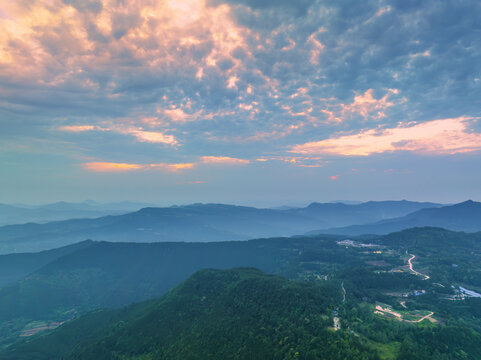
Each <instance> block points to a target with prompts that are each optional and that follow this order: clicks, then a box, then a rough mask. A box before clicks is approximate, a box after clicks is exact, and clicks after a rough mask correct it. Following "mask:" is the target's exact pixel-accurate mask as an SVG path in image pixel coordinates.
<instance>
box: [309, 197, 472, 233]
mask: <svg viewBox="0 0 481 360" xmlns="http://www.w3.org/2000/svg"><path fill="white" fill-rule="evenodd" d="M423 226H432V227H440V228H444V229H449V230H455V231H466V232H475V231H481V203H480V202H475V201H472V200H468V201H465V202H462V203H459V204H455V205H449V206H443V207H439V208H426V209H421V210H418V211H415V212H413V213H411V214H408V215H405V216H402V217H398V218H394V219H387V220H381V221H377V222H374V223H371V224H363V225H351V226H345V227H338V228H330V229H324V230H317V231H314V232H310V234H320V233H325V234H342V235H361V234H377V235H382V234H388V233H391V232H395V231H400V230H404V229H408V228H413V227H423Z"/></svg>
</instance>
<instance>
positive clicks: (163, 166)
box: [82, 162, 195, 172]
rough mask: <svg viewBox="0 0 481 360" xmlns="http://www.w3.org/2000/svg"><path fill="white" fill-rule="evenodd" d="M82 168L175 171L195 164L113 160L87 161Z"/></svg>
mask: <svg viewBox="0 0 481 360" xmlns="http://www.w3.org/2000/svg"><path fill="white" fill-rule="evenodd" d="M82 166H83V167H84V169H86V170H88V171H93V172H124V171H133V170H148V169H159V170H165V171H169V172H176V171H178V170H182V169H190V168H193V167H194V166H195V164H193V163H179V164H168V163H157V164H128V163H114V162H87V163H84V164H82Z"/></svg>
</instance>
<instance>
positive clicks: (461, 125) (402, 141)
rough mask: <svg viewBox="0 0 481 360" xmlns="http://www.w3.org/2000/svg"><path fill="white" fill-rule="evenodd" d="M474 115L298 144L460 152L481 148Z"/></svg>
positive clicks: (352, 150)
mask: <svg viewBox="0 0 481 360" xmlns="http://www.w3.org/2000/svg"><path fill="white" fill-rule="evenodd" d="M470 120H473V118H468V117H459V118H454V119H441V120H433V121H428V122H424V123H418V124H412V123H410V124H407V125H399V126H398V127H395V128H390V129H372V130H367V131H363V132H361V133H359V134H353V135H345V136H340V137H337V138H332V139H327V140H321V141H314V142H308V143H305V144H301V145H296V146H294V147H293V148H292V150H291V151H292V152H294V153H299V154H318V155H343V156H368V155H371V154H380V153H384V152H393V151H412V152H418V153H428V154H456V153H466V152H472V151H479V150H481V134H479V133H474V132H469V130H468V125H469V121H470Z"/></svg>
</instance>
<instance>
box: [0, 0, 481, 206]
mask: <svg viewBox="0 0 481 360" xmlns="http://www.w3.org/2000/svg"><path fill="white" fill-rule="evenodd" d="M479 14H481V3H480V2H479V0H443V1H441V0H440V1H414V0H393V1H389V0H385V1H384V0H365V1H358V0H350V1H347V0H322V1H310V0H297V1H292V0H225V1H222V0H13V1H7V2H6V3H5V2H2V5H1V7H0V163H1V170H0V172H1V174H0V189H1V190H0V202H10V203H15V202H27V203H28V202H31V203H39V202H50V201H58V200H68V201H79V200H85V199H95V200H100V201H111V200H124V199H130V200H142V201H151V202H157V203H159V204H174V203H177V204H182V203H190V202H199V201H201V202H228V203H238V204H255V205H261V206H268V205H280V204H294V203H297V204H299V203H304V202H309V201H314V200H316V201H330V200H346V199H350V200H369V199H375V200H380V199H411V200H433V201H440V202H455V201H461V200H465V199H468V198H472V199H477V200H481V186H480V185H481V120H480V118H481V20H480V18H481V17H480V16H479Z"/></svg>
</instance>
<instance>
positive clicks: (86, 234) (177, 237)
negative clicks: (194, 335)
mask: <svg viewBox="0 0 481 360" xmlns="http://www.w3.org/2000/svg"><path fill="white" fill-rule="evenodd" d="M440 206H442V205H440V204H434V203H421V202H410V201H379V202H375V201H371V202H366V203H362V204H344V203H324V204H323V203H312V204H310V205H309V206H307V207H304V208H289V209H284V210H280V209H277V210H276V209H258V208H253V207H245V206H234V205H223V204H193V205H186V206H172V207H167V208H154V207H148V208H143V209H141V210H139V211H136V212H131V213H127V214H123V215H115V216H111V215H109V216H104V217H99V218H95V219H73V220H65V221H57V222H49V223H46V224H36V223H27V224H21V225H8V226H3V227H0V253H3V254H6V253H13V252H28V251H41V250H46V249H51V248H55V247H59V246H64V245H68V244H72V243H75V242H79V241H82V240H86V239H92V240H106V241H130V242H159V241H193V242H205V241H226V240H247V239H252V238H259V237H272V236H292V235H297V234H303V233H306V232H308V231H313V230H315V229H322V228H332V227H340V226H347V225H353V224H366V223H371V222H375V221H380V220H383V219H390V218H395V217H399V216H404V215H407V214H409V213H412V212H415V211H417V210H420V209H425V208H438V207H440Z"/></svg>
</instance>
